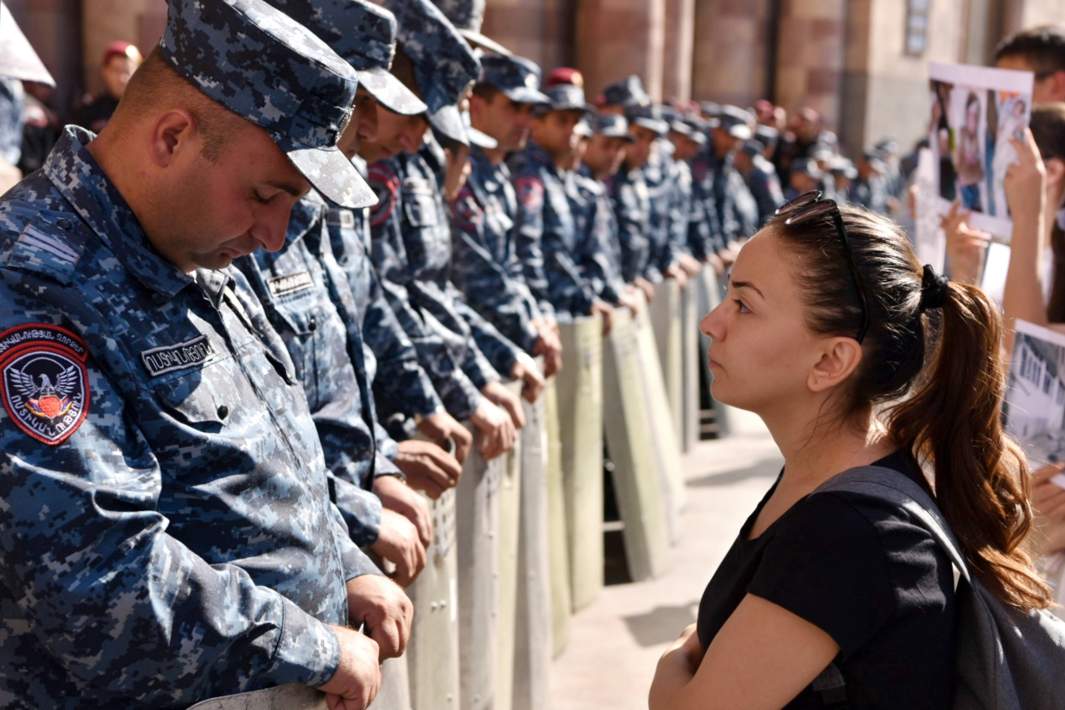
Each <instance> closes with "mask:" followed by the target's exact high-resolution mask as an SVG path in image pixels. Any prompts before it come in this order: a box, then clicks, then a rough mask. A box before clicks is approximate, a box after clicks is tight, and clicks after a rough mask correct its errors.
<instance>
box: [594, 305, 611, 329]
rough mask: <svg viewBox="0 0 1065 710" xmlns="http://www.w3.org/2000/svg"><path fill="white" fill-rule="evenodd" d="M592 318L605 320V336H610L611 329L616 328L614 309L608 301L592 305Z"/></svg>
mask: <svg viewBox="0 0 1065 710" xmlns="http://www.w3.org/2000/svg"><path fill="white" fill-rule="evenodd" d="M591 315H592V318H596V317H599V318H602V319H603V335H610V329H611V328H613V327H614V309H613V308H612V307H611V306H610V304H609V303H607V302H606V301H596V302H595V303H593V304H592V313H591Z"/></svg>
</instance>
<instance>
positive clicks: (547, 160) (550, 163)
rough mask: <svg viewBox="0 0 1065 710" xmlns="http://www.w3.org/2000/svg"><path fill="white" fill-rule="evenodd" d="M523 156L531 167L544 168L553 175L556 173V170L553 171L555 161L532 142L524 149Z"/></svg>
mask: <svg viewBox="0 0 1065 710" xmlns="http://www.w3.org/2000/svg"><path fill="white" fill-rule="evenodd" d="M525 155H526V158H527V159H528V160H529V162H530V163H532V164H533V165H537V166H539V167H542V168H546V169H547V170H549V171H551V172H552V173H555V174H557V173H558V170H556V169H555V161H554V159H553V158H552V157H551V155H550V154H549V153H548V152H547V151H546V150H544V149H543V148H541V147H540V146H538V145H536V143H534V142H533V141H532V140H529V145H528V147H527V148H526V149H525Z"/></svg>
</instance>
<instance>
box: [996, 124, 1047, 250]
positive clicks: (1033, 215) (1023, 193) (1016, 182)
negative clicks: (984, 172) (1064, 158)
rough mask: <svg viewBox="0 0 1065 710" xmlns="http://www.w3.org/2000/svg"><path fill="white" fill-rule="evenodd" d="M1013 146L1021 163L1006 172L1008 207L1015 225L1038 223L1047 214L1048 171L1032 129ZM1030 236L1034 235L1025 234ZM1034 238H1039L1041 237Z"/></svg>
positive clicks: (1015, 140) (1012, 141)
mask: <svg viewBox="0 0 1065 710" xmlns="http://www.w3.org/2000/svg"><path fill="white" fill-rule="evenodd" d="M1010 144H1011V145H1013V149H1014V150H1015V151H1016V153H1017V160H1016V162H1014V163H1012V164H1011V165H1010V166H1009V167H1008V168H1007V169H1006V179H1005V187H1006V204H1007V205H1009V208H1010V216H1012V217H1013V219H1014V220H1015V221H1016V220H1018V219H1027V220H1031V221H1033V222H1034V221H1035V220H1036V219H1038V218H1039V216H1041V215H1042V214H1043V207H1044V203H1045V202H1046V168H1045V167H1044V166H1043V159H1042V158H1041V157H1040V155H1039V146H1037V145H1036V144H1035V138H1033V137H1032V131H1031V130H1030V129H1028V128H1025V129H1024V136H1023V138H1021V139H1019V140H1018V139H1017V138H1011V139H1010ZM1027 234H1031V232H1023V233H1022V235H1027ZM1032 236H1034V237H1036V238H1038V237H1039V236H1040V235H1039V234H1034V235H1032Z"/></svg>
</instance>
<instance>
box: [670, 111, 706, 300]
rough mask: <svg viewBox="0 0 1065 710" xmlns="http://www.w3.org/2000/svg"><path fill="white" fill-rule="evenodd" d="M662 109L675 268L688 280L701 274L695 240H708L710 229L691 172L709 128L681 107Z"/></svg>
mask: <svg viewBox="0 0 1065 710" xmlns="http://www.w3.org/2000/svg"><path fill="white" fill-rule="evenodd" d="M662 111H663V117H664V118H665V119H666V121H667V122H668V124H669V132H668V134H667V135H668V138H669V144H668V147H669V149H670V150H671V160H670V161H669V166H670V183H671V186H672V187H671V190H670V195H671V198H672V199H671V200H670V203H669V204H670V212H669V239H670V242H671V245H672V252H673V255H674V264H673V266H674V269H679V270H680V271H681V272H682V274H681V275H682V276H683V277H684V279H683V280H687V277H691V276H695V275H697V274H698V273H699V272H700V271H701V270H702V267H703V265H702V263H701V260H697V259H696V258H695V257H694V256H693V252H692V249H691V243H692V242H693V241H705V240H706V239H707V238H708V237H707V236H705V235H704V234H703V232H706V233H708V232H709V230H710V225H709V223H708V222H707V217H706V214H705V206H704V205H703V204H702V203H698V202H696V201H695V190H694V185H693V183H692V172H691V160H692V159H693V158H694V157H695V156H696V155H698V154H699V150H700V149H701V148H702V146H704V145H706V131H705V127H704V126H702V125H701V122H700V121H699V119H698V118H696V117H689V116H685V115H684V113H683V112H682V111H680V110H679V109H677V108H674V107H672V106H664V107H663V109H662ZM693 232H694V234H693Z"/></svg>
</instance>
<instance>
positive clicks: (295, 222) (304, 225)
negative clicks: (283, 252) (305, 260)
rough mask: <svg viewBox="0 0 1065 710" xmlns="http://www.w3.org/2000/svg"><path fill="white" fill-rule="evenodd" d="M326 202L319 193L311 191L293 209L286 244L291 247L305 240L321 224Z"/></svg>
mask: <svg viewBox="0 0 1065 710" xmlns="http://www.w3.org/2000/svg"><path fill="white" fill-rule="evenodd" d="M325 208H326V205H325V201H324V200H323V199H322V198H321V197H320V196H319V195H318V193H317V192H315V191H314V190H311V191H310V192H308V193H307V194H306V195H305V196H304V197H303V199H301V200H300V201H299V202H297V203H296V204H295V205H294V206H293V207H292V216H291V217H289V220H288V230H287V231H286V232H285V244H286V245H290V244H294V243H295V242H298V241H299V240H301V239H303V238H304V237H305V236H306V235H307V232H309V231H311V228H312V227H314V226H315V225H317V224H321V222H322V219H323V217H324V216H325Z"/></svg>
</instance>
